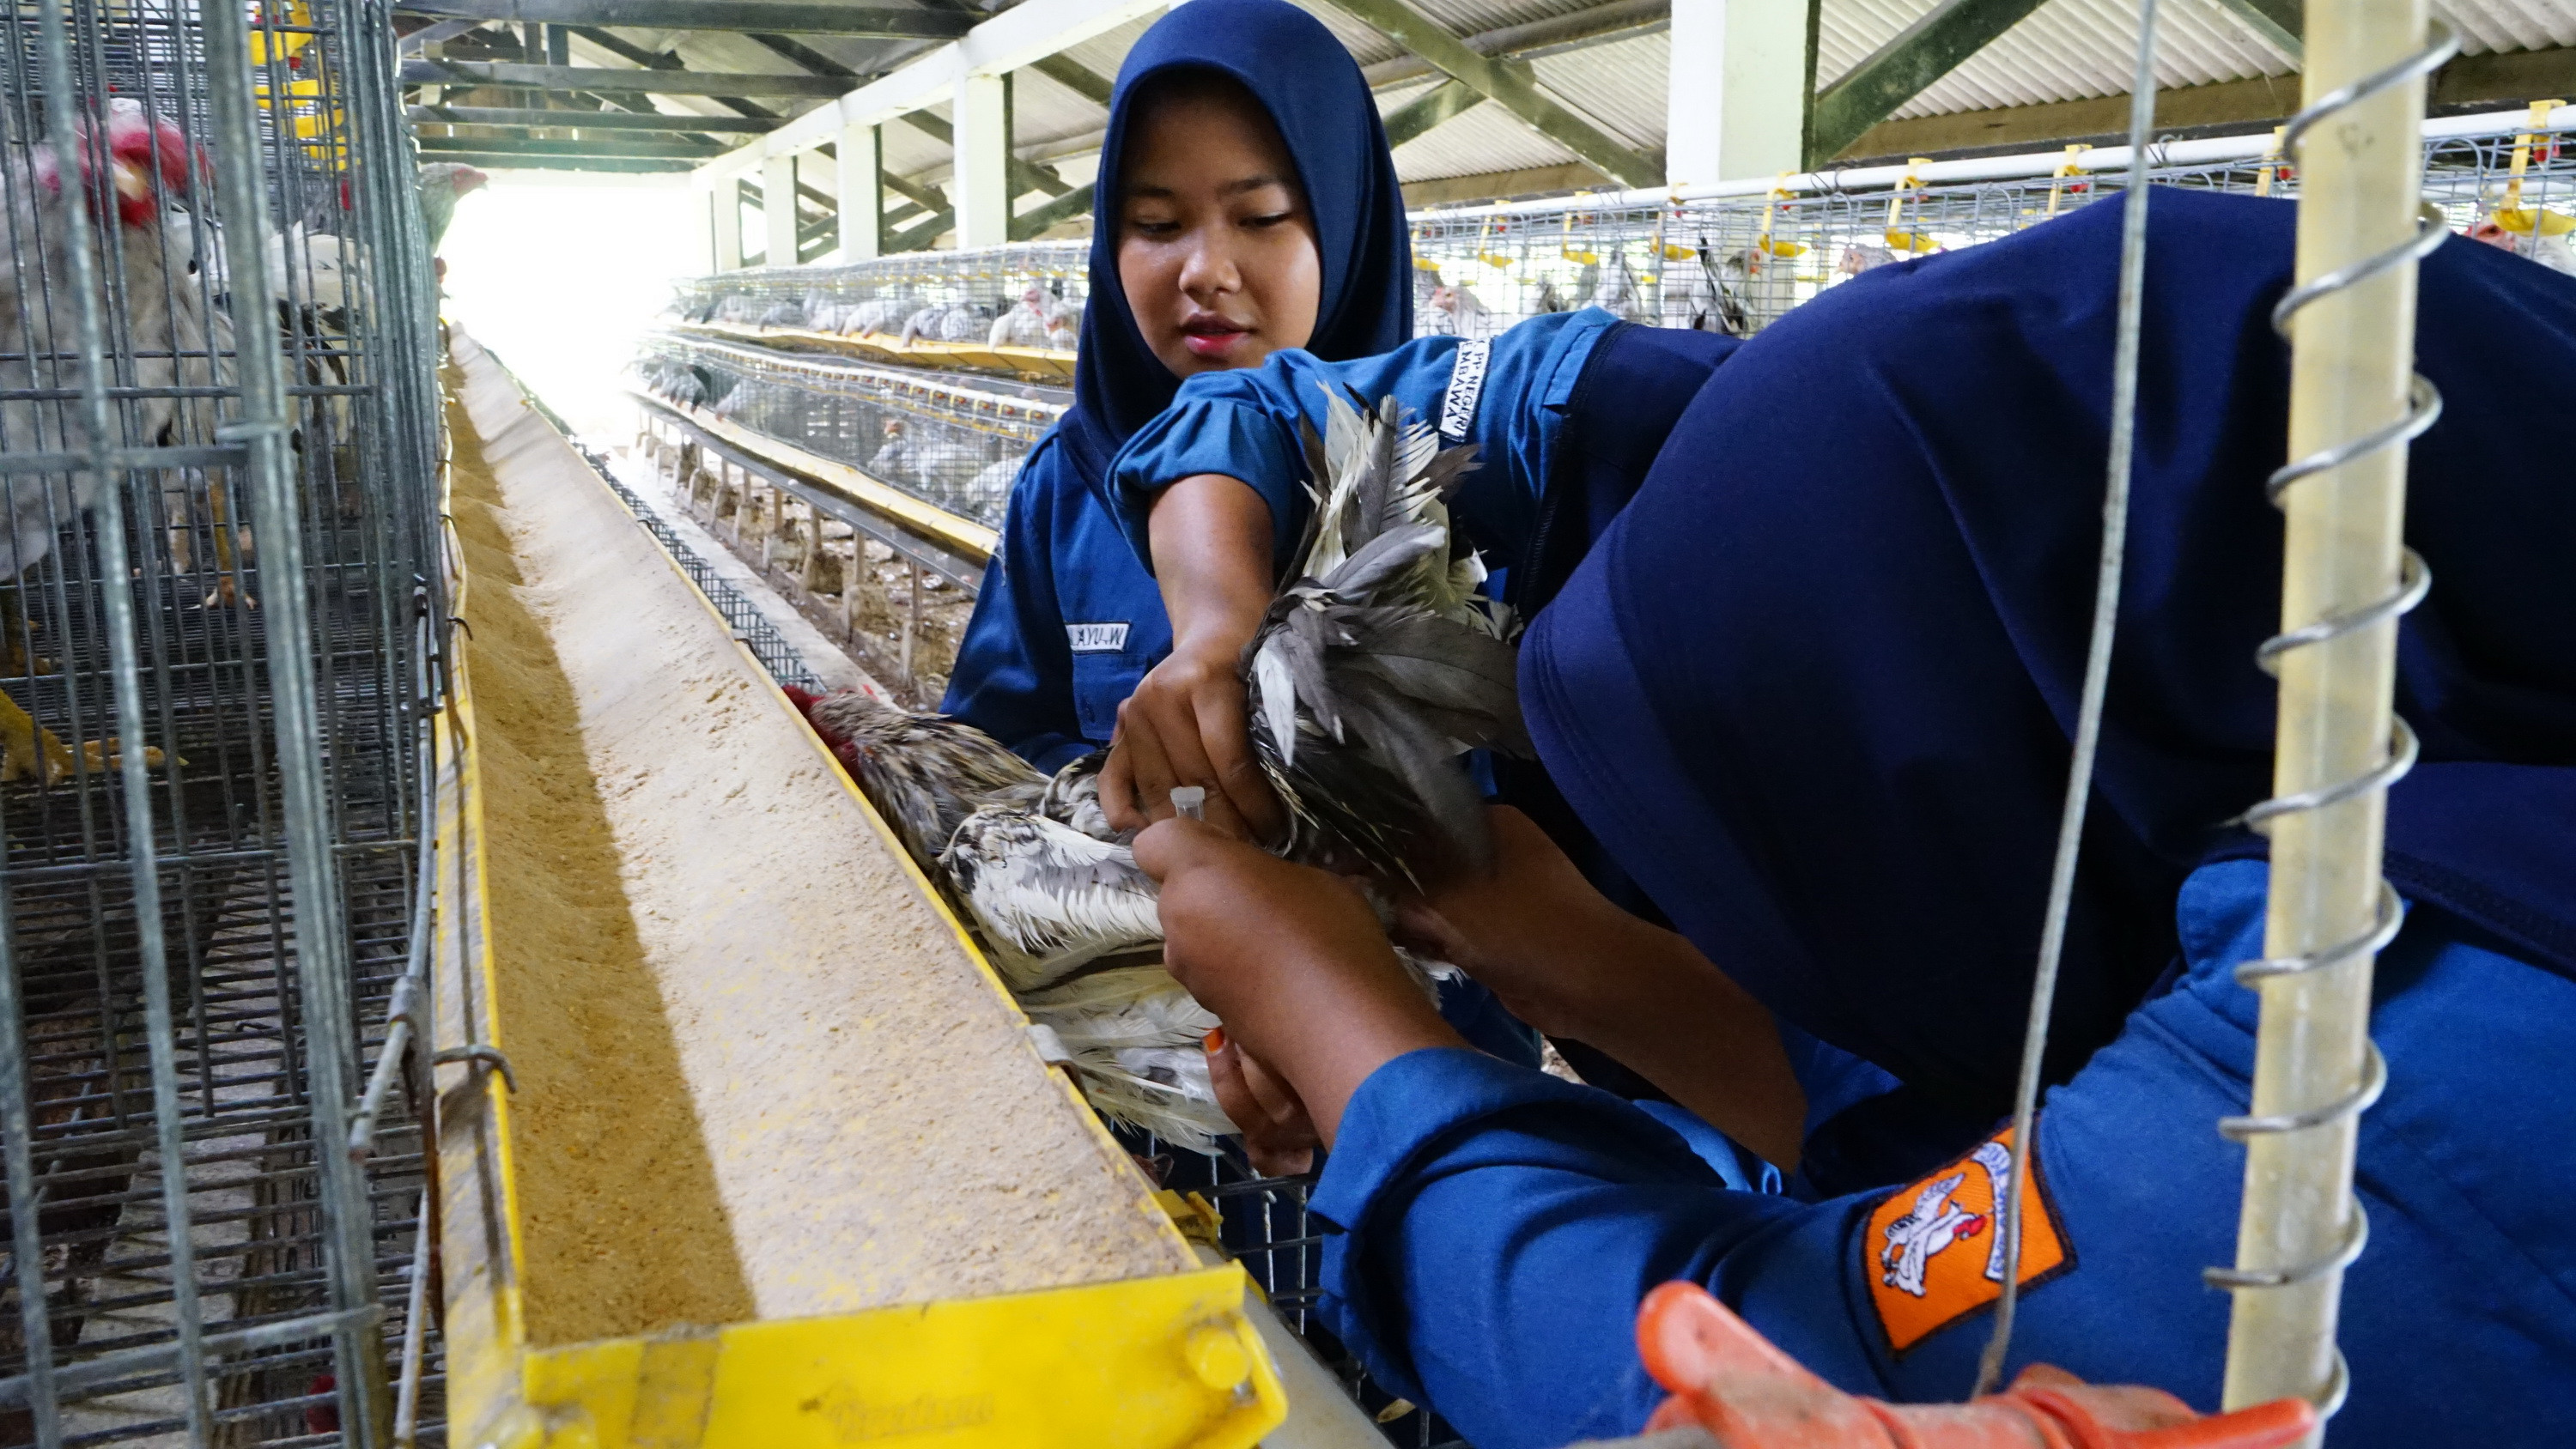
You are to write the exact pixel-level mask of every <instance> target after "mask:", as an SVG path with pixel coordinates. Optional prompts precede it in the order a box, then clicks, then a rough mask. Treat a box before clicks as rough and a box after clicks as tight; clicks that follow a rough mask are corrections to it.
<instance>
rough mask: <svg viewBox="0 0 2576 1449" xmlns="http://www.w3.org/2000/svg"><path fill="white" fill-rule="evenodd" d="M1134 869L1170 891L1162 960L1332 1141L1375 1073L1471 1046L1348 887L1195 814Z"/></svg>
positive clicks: (1175, 824)
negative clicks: (1403, 1060) (1398, 1061)
mask: <svg viewBox="0 0 2576 1449" xmlns="http://www.w3.org/2000/svg"><path fill="white" fill-rule="evenodd" d="M1136 863H1137V864H1138V865H1139V866H1141V867H1143V869H1144V870H1145V872H1146V874H1148V875H1151V876H1153V877H1154V878H1155V879H1156V880H1157V881H1160V882H1161V883H1162V891H1161V899H1160V908H1161V913H1162V922H1163V964H1164V965H1165V966H1166V967H1167V968H1168V969H1169V970H1170V971H1171V973H1172V975H1173V977H1174V978H1176V979H1177V980H1178V981H1179V982H1180V983H1181V985H1182V986H1183V987H1185V988H1187V989H1188V991H1189V993H1190V994H1191V995H1192V996H1195V997H1197V998H1198V1001H1199V1004H1200V1005H1202V1006H1204V1007H1206V1008H1207V1009H1208V1010H1209V1011H1211V1012H1214V1013H1215V1014H1216V1016H1217V1019H1218V1020H1219V1021H1222V1022H1223V1023H1225V1032H1226V1038H1227V1040H1228V1041H1229V1042H1232V1043H1235V1044H1237V1045H1238V1046H1240V1047H1241V1049H1242V1050H1243V1051H1245V1052H1248V1053H1249V1054H1250V1055H1252V1056H1253V1057H1255V1058H1258V1059H1259V1061H1260V1062H1261V1063H1262V1064H1264V1065H1265V1066H1267V1067H1269V1068H1273V1069H1275V1071H1274V1072H1273V1073H1271V1075H1273V1076H1275V1077H1276V1079H1277V1080H1278V1081H1279V1082H1280V1083H1282V1084H1283V1085H1285V1087H1286V1088H1287V1089H1288V1091H1289V1092H1290V1093H1292V1094H1293V1095H1294V1098H1295V1100H1297V1101H1299V1102H1301V1103H1303V1104H1304V1106H1305V1108H1306V1112H1307V1115H1308V1116H1309V1117H1310V1118H1311V1120H1312V1121H1313V1124H1314V1127H1315V1130H1316V1134H1317V1136H1318V1137H1320V1138H1321V1139H1322V1141H1323V1142H1324V1143H1325V1144H1326V1145H1328V1146H1329V1145H1330V1144H1331V1142H1332V1140H1333V1135H1334V1133H1335V1132H1336V1131H1337V1130H1338V1129H1339V1127H1340V1124H1341V1117H1342V1109H1343V1107H1344V1106H1346V1105H1347V1104H1348V1103H1349V1101H1350V1098H1351V1094H1352V1093H1354V1092H1356V1091H1358V1090H1359V1086H1360V1083H1361V1082H1363V1081H1365V1080H1367V1078H1368V1074H1369V1073H1371V1072H1373V1071H1375V1070H1377V1069H1378V1068H1379V1067H1381V1066H1383V1065H1385V1064H1386V1063H1387V1062H1390V1061H1392V1060H1394V1059H1395V1058H1397V1057H1399V1056H1402V1055H1404V1054H1405V1053H1406V1052H1409V1051H1415V1050H1419V1049H1420V1048H1423V1047H1438V1046H1456V1047H1463V1046H1465V1045H1466V1043H1465V1042H1464V1041H1462V1040H1460V1039H1459V1036H1458V1034H1457V1033H1456V1032H1454V1031H1451V1030H1450V1029H1449V1026H1448V1024H1447V1023H1445V1022H1443V1021H1442V1020H1441V1019H1440V1016H1439V1013H1437V1012H1436V1011H1434V1010H1433V1009H1432V1007H1431V1003H1430V1002H1429V1001H1428V1000H1426V999H1424V997H1423V995H1422V993H1421V991H1420V990H1418V989H1417V988H1416V987H1415V986H1414V984H1413V982H1412V981H1411V979H1410V978H1408V977H1407V976H1406V975H1405V974H1404V968H1403V967H1402V966H1401V965H1399V964H1398V963H1397V961H1396V958H1395V948H1394V947H1393V946H1391V945H1389V944H1388V942H1387V939H1386V933H1385V932H1383V931H1381V930H1379V929H1378V924H1377V918H1376V917H1375V916H1374V915H1372V914H1370V912H1369V908H1368V903H1367V902H1366V901H1364V900H1362V899H1361V898H1360V895H1359V892H1358V891H1357V890H1356V889H1355V888H1353V887H1352V886H1351V885H1350V883H1349V882H1347V881H1344V880H1342V879H1340V878H1339V877H1337V876H1332V875H1328V874H1326V873H1324V872H1323V871H1320V870H1315V869H1312V868H1310V867H1307V866H1302V865H1290V864H1289V863H1288V862H1286V861H1283V860H1280V859H1278V858H1276V857H1275V856H1271V855H1268V854H1265V853H1264V852H1262V851H1260V850H1258V849H1256V848H1254V847H1252V846H1250V845H1246V844H1244V843H1243V842H1242V841H1240V840H1236V839H1234V838H1232V837H1230V836H1228V835H1225V834H1224V833H1222V832H1220V831H1218V830H1217V829H1215V828H1214V827H1212V826H1210V825H1207V824H1205V823H1203V822H1200V821H1196V820H1179V819H1175V820H1166V821H1164V822H1162V823H1161V824H1159V825H1156V826H1154V827H1153V828H1152V829H1150V830H1148V831H1146V832H1145V833H1144V834H1143V835H1140V836H1138V837H1137V838H1136ZM1210 1070H1211V1073H1213V1072H1214V1071H1215V1070H1216V1066H1215V1064H1214V1063H1211V1065H1210Z"/></svg>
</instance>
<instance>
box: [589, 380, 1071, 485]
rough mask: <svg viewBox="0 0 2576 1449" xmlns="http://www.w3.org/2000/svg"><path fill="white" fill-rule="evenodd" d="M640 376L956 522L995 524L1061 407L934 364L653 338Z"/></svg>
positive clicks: (1025, 390)
mask: <svg viewBox="0 0 2576 1449" xmlns="http://www.w3.org/2000/svg"><path fill="white" fill-rule="evenodd" d="M636 372H637V375H638V376H639V377H640V378H641V379H642V381H643V383H644V385H645V387H646V388H647V389H648V390H649V391H651V392H652V393H653V394H654V395H656V396H658V397H662V398H664V399H666V400H668V401H671V402H675V403H680V404H683V405H685V406H689V407H703V408H705V409H707V410H708V411H709V412H711V413H713V414H714V415H715V416H716V417H719V418H722V419H726V420H728V421H730V422H733V423H737V424H739V425H741V426H743V427H746V428H750V429H751V430H753V431H754V432H758V433H761V434H763V435H765V436H768V437H772V438H776V439H778V440H780V441H781V442H786V443H792V444H794V445H795V446H796V447H798V448H801V449H803V450H805V451H806V452H809V453H813V454H815V455H817V456H819V457H824V458H830V459H833V460H835V461H837V462H842V463H847V464H849V465H851V466H852V467H855V468H858V469H860V470H862V471H864V472H865V473H867V474H868V476H870V477H872V478H874V479H876V480H877V481H879V482H881V483H884V484H886V485H888V486H890V487H894V488H899V489H901V490H903V491H904V492H906V493H909V494H911V495H913V496H914V497H916V498H919V499H921V500H922V501H924V502H926V503H929V504H932V505H934V506H936V507H938V508H940V509H943V510H945V511H947V512H949V513H953V514H955V515H957V516H958V517H960V518H969V519H973V520H974V521H976V522H978V523H981V524H984V525H985V526H987V527H991V528H998V527H1000V526H1001V523H1002V509H1003V507H1004V505H1005V503H1006V502H1007V501H1008V499H1009V497H1010V492H1011V484H1012V483H1013V482H1014V481H1016V480H1017V478H1018V477H1019V471H1020V463H1021V461H1022V460H1023V459H1024V458H1025V457H1026V456H1027V455H1028V451H1029V449H1030V448H1031V447H1033V446H1035V445H1036V443H1037V440H1038V439H1039V438H1041V437H1043V436H1045V434H1046V430H1047V429H1048V428H1050V427H1053V426H1054V425H1055V420H1056V419H1057V418H1059V417H1061V416H1063V414H1064V410H1065V408H1066V407H1067V406H1068V404H1067V403H1066V402H1065V401H1064V400H1062V394H1061V393H1059V392H1056V391H1055V390H1052V389H1039V388H1029V387H1019V388H1011V389H1008V390H1003V389H999V388H995V387H989V386H970V385H967V384H966V383H964V382H963V381H961V380H959V379H956V378H954V377H945V376H942V375H940V374H938V373H935V372H930V371H926V370H925V371H913V370H904V369H897V368H876V367H859V366H852V365H848V364H843V363H836V362H832V361H828V360H824V359H820V358H815V357H811V356H798V355H793V354H784V353H774V352H766V351H763V350H761V349H758V348H753V347H736V346H730V345H726V344H722V343H710V342H699V341H695V340H691V339H688V338H683V337H676V336H667V335H666V336H659V337H654V338H651V339H649V340H647V341H646V343H645V344H644V350H643V356H642V358H641V359H640V360H639V361H638V363H637V364H636Z"/></svg>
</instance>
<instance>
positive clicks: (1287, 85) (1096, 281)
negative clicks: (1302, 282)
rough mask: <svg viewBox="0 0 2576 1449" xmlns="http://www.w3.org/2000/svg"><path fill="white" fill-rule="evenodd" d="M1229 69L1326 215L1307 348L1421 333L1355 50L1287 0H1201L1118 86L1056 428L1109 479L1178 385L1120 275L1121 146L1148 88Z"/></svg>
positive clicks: (1352, 349) (1124, 72)
mask: <svg viewBox="0 0 2576 1449" xmlns="http://www.w3.org/2000/svg"><path fill="white" fill-rule="evenodd" d="M1186 69H1195V70H1208V71H1214V72H1217V73H1219V74H1221V75H1225V76H1228V77H1231V78H1232V79H1233V80H1235V81H1237V82H1239V83H1240V84H1241V85H1242V86H1243V87H1244V89H1246V90H1248V91H1250V92H1251V93H1252V95H1253V97H1254V99H1256V100H1258V101H1260V102H1261V104H1262V107H1263V108H1264V109H1266V110H1267V111H1269V113H1270V119H1271V122H1272V123H1273V124H1274V125H1276V126H1278V128H1279V135H1280V138H1281V139H1282V140H1283V141H1284V142H1285V143H1286V144H1287V148H1288V155H1289V157H1290V159H1291V160H1293V161H1294V162H1295V163H1296V167H1297V180H1298V184H1299V185H1300V186H1301V187H1302V188H1303V189H1304V191H1305V193H1306V205H1307V208H1308V211H1309V213H1310V214H1311V215H1312V216H1313V217H1314V222H1315V241H1316V246H1317V249H1318V250H1319V251H1320V252H1321V253H1322V256H1321V260H1322V263H1323V281H1324V288H1323V296H1322V298H1321V299H1320V304H1319V305H1318V306H1317V307H1316V309H1315V334H1314V336H1313V338H1312V339H1311V340H1309V341H1308V342H1307V344H1306V350H1307V351H1309V352H1312V353H1314V354H1315V355H1316V356H1318V357H1322V358H1325V359H1327V360H1329V361H1342V360H1345V359H1348V358H1354V357H1372V356H1375V355H1377V354H1378V353H1381V352H1391V351H1393V350H1394V349H1395V348H1396V347H1398V346H1399V345H1401V344H1402V343H1404V342H1405V341H1406V340H1407V339H1409V338H1411V337H1412V336H1413V280H1412V271H1413V249H1412V245H1411V241H1410V239H1409V236H1408V233H1407V231H1406V227H1405V217H1404V193H1403V192H1402V191H1400V190H1399V189H1397V186H1396V180H1395V158H1394V157H1392V156H1390V155H1389V154H1388V153H1387V147H1386V128H1385V127H1384V126H1382V125H1380V124H1379V122H1378V114H1377V102H1376V100H1375V99H1374V98H1372V97H1371V95H1370V94H1369V88H1368V82H1367V80H1366V79H1365V78H1363V77H1362V76H1361V75H1360V68H1359V65H1358V63H1357V62H1355V61H1353V60H1352V59H1351V55H1350V52H1349V51H1347V50H1344V49H1343V48H1342V43H1341V42H1340V41H1338V40H1335V39H1334V38H1333V33H1332V32H1331V31H1329V30H1326V29H1325V28H1324V26H1323V23H1322V22H1321V21H1319V20H1317V19H1315V17H1313V16H1311V15H1309V14H1307V13H1306V12H1305V11H1303V10H1300V9H1298V8H1297V7H1295V6H1293V5H1290V4H1288V3H1286V0H1189V3H1188V4H1185V5H1183V6H1181V7H1180V8H1179V9H1176V10H1174V11H1172V12H1171V13H1169V14H1167V15H1165V16H1164V17H1163V18H1162V19H1161V20H1158V21H1156V22H1155V23H1154V26H1153V28H1152V29H1150V30H1148V31H1146V32H1145V34H1144V35H1143V36H1142V37H1141V38H1140V39H1138V40H1137V42H1136V45H1135V47H1134V48H1133V49H1131V50H1129V51H1128V52H1127V60H1126V63H1125V64H1124V65H1122V66H1120V67H1119V70H1118V89H1117V92H1116V93H1115V94H1113V95H1112V96H1111V97H1110V98H1109V132H1108V135H1107V136H1106V137H1104V138H1103V140H1102V142H1101V148H1100V176H1099V180H1098V183H1097V187H1096V190H1095V192H1094V195H1093V198H1092V209H1091V299H1090V302H1089V304H1088V305H1087V306H1086V307H1085V308H1084V310H1083V314H1082V343H1081V347H1082V352H1081V360H1080V361H1079V362H1078V363H1077V364H1076V366H1075V368H1074V378H1073V391H1074V406H1073V409H1072V410H1071V411H1069V412H1067V413H1066V414H1065V415H1064V418H1063V420H1062V421H1060V422H1058V423H1057V424H1056V437H1057V439H1058V441H1059V442H1060V443H1062V445H1063V446H1064V447H1065V449H1066V451H1067V452H1068V453H1070V454H1071V456H1072V457H1073V459H1074V461H1075V464H1076V466H1078V467H1079V468H1080V469H1081V470H1082V473H1083V475H1084V476H1085V478H1086V479H1087V480H1088V481H1089V482H1090V483H1091V484H1092V486H1093V487H1094V488H1095V489H1097V488H1098V487H1100V486H1101V485H1102V482H1103V480H1105V479H1106V478H1107V476H1108V472H1109V464H1110V461H1111V460H1112V459H1113V458H1115V457H1117V455H1118V449H1119V446H1120V445H1121V444H1123V443H1125V442H1126V441H1127V438H1128V436H1129V435H1130V434H1132V433H1134V432H1135V431H1136V430H1137V429H1138V428H1141V427H1143V426H1144V425H1145V424H1146V423H1147V422H1148V421H1150V420H1151V419H1152V418H1153V416H1154V415H1155V414H1156V413H1159V412H1161V411H1162V410H1163V409H1164V408H1165V407H1167V406H1169V405H1170V404H1171V401H1172V394H1173V393H1174V392H1176V391H1178V390H1179V388H1180V385H1181V382H1180V379H1179V378H1177V377H1175V376H1173V375H1172V371H1171V369H1169V368H1167V367H1165V366H1164V365H1163V364H1162V362H1161V361H1160V360H1159V359H1157V358H1156V357H1155V356H1154V353H1153V350H1152V349H1151V348H1149V347H1147V346H1146V345H1145V338H1144V335H1143V334H1142V333H1140V332H1138V331H1137V330H1136V318H1135V315H1134V314H1133V313H1132V312H1130V311H1129V310H1128V308H1127V292H1126V289H1125V288H1124V287H1122V286H1121V285H1120V284H1119V280H1118V218H1119V210H1120V208H1119V204H1118V202H1119V190H1120V187H1119V179H1120V178H1119V158H1120V157H1121V156H1122V155H1123V154H1124V151H1125V147H1126V141H1127V125H1128V122H1129V120H1130V119H1131V117H1132V113H1133V112H1132V103H1133V101H1134V100H1135V97H1136V95H1137V92H1138V89H1139V88H1140V87H1142V86H1143V85H1144V84H1145V82H1147V81H1149V80H1151V79H1153V78H1154V77H1156V76H1158V75H1162V74H1165V73H1167V72H1170V71H1175V70H1186Z"/></svg>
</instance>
